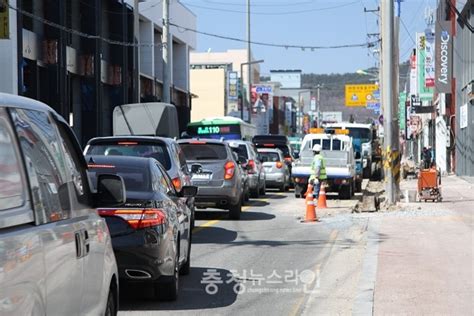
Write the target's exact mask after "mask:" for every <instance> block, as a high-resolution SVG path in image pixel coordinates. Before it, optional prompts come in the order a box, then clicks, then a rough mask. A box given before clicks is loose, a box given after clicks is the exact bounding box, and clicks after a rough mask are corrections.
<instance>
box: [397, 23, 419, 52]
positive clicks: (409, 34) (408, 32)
mask: <svg viewBox="0 0 474 316" xmlns="http://www.w3.org/2000/svg"><path fill="white" fill-rule="evenodd" d="M400 22H401V24H402V26H403V28H404V29H405V31H406V32H407V35H408V36H409V37H410V39H411V41H412V42H413V44H415V46H416V41H415V40H414V39H413V36H411V33H410V31H408V28H407V26H406V25H405V22H403V19H402V18H401V17H400Z"/></svg>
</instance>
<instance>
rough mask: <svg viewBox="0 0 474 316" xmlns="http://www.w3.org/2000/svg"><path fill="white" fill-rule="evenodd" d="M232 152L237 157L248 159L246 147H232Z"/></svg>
mask: <svg viewBox="0 0 474 316" xmlns="http://www.w3.org/2000/svg"><path fill="white" fill-rule="evenodd" d="M232 151H234V152H235V153H236V154H237V156H239V157H240V156H242V157H244V158H245V159H249V156H248V154H247V146H245V145H239V146H238V147H232Z"/></svg>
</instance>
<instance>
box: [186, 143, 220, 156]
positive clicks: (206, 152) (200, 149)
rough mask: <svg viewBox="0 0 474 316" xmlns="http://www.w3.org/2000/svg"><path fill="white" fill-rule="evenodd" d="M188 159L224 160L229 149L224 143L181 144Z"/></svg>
mask: <svg viewBox="0 0 474 316" xmlns="http://www.w3.org/2000/svg"><path fill="white" fill-rule="evenodd" d="M180 146H181V148H182V149H183V152H184V156H185V157H186V160H224V159H227V151H226V149H225V146H224V145H223V144H222V145H221V144H206V143H204V144H192V143H186V144H180Z"/></svg>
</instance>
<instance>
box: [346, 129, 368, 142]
mask: <svg viewBox="0 0 474 316" xmlns="http://www.w3.org/2000/svg"><path fill="white" fill-rule="evenodd" d="M349 136H351V137H352V138H353V139H356V138H358V139H360V140H361V142H362V143H368V142H370V141H371V131H370V129H368V128H360V127H351V128H349Z"/></svg>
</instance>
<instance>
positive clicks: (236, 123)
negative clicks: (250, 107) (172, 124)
mask: <svg viewBox="0 0 474 316" xmlns="http://www.w3.org/2000/svg"><path fill="white" fill-rule="evenodd" d="M187 133H188V135H189V136H190V137H193V138H197V137H199V138H211V139H220V138H224V139H226V140H229V139H241V140H248V141H251V140H252V137H253V136H255V135H256V134H257V128H256V127H255V126H254V125H252V124H249V123H247V122H244V121H242V120H241V119H239V118H236V117H232V116H224V117H213V118H207V119H203V120H200V121H195V122H191V123H189V124H188V128H187Z"/></svg>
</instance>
